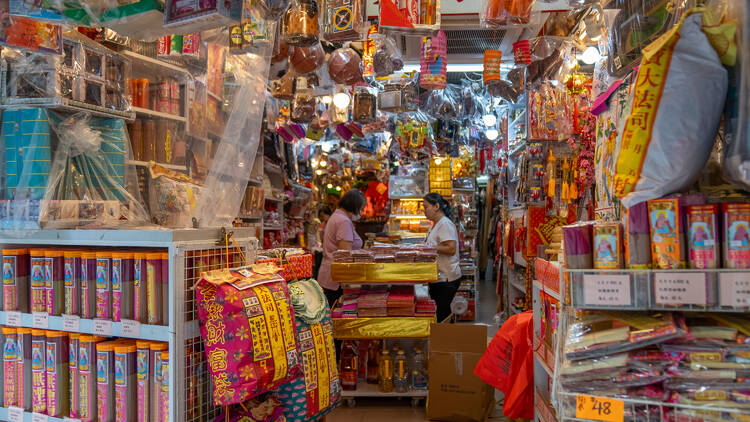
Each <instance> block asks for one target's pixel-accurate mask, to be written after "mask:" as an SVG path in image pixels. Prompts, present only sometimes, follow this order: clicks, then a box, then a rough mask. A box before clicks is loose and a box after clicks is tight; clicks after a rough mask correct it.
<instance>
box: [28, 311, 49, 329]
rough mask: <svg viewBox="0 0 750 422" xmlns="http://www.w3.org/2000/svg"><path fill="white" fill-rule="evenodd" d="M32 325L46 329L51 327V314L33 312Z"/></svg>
mask: <svg viewBox="0 0 750 422" xmlns="http://www.w3.org/2000/svg"><path fill="white" fill-rule="evenodd" d="M31 317H32V319H31V326H32V327H34V328H41V329H42V330H46V329H47V328H49V314H48V313H46V312H34V313H32V314H31Z"/></svg>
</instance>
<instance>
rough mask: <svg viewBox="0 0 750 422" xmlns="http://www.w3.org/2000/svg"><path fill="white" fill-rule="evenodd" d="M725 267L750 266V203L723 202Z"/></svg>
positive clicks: (739, 267) (740, 267) (741, 267)
mask: <svg viewBox="0 0 750 422" xmlns="http://www.w3.org/2000/svg"><path fill="white" fill-rule="evenodd" d="M721 221H722V235H723V237H724V247H723V249H724V268H736V269H746V268H750V204H747V203H741V204H721Z"/></svg>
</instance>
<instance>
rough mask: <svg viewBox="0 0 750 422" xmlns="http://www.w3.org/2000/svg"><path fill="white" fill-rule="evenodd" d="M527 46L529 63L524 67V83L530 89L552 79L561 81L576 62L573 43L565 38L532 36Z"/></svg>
mask: <svg viewBox="0 0 750 422" xmlns="http://www.w3.org/2000/svg"><path fill="white" fill-rule="evenodd" d="M529 46H530V51H531V63H529V64H528V66H527V67H526V78H525V84H526V86H528V87H529V88H531V89H536V88H538V87H539V86H540V85H542V84H543V83H547V82H552V81H558V82H560V83H562V82H563V81H564V79H565V76H566V75H568V73H570V70H571V69H572V68H573V66H575V64H576V59H575V55H574V54H573V49H574V48H573V47H574V45H573V43H572V41H570V40H569V39H567V38H560V37H537V38H532V39H530V40H529Z"/></svg>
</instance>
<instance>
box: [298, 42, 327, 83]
mask: <svg viewBox="0 0 750 422" xmlns="http://www.w3.org/2000/svg"><path fill="white" fill-rule="evenodd" d="M325 58H326V53H325V51H323V46H322V45H320V43H316V44H314V45H311V46H309V47H290V48H289V65H290V66H291V68H292V69H293V70H294V72H295V73H296V74H298V75H304V74H306V73H310V72H313V71H315V69H317V68H319V67H320V66H321V65H323V62H324V61H325Z"/></svg>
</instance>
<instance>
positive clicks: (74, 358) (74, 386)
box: [68, 333, 81, 418]
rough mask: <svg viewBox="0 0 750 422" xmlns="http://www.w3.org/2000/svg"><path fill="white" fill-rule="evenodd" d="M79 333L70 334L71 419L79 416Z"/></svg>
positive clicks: (69, 382) (69, 381)
mask: <svg viewBox="0 0 750 422" xmlns="http://www.w3.org/2000/svg"><path fill="white" fill-rule="evenodd" d="M80 337H81V335H80V334H79V333H68V366H69V368H70V370H69V371H68V374H69V380H68V384H69V387H70V388H69V389H70V404H69V406H70V417H71V418H76V417H77V415H78V349H79V347H80V343H79V341H78V339H79V338H80Z"/></svg>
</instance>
